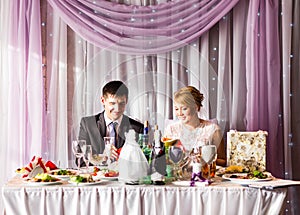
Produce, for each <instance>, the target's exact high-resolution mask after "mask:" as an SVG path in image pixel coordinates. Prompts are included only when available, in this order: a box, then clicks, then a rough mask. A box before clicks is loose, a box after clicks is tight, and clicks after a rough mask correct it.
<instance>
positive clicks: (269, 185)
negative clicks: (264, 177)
mask: <svg viewBox="0 0 300 215" xmlns="http://www.w3.org/2000/svg"><path fill="white" fill-rule="evenodd" d="M295 185H300V181H293V180H285V179H279V178H275V179H273V180H271V181H262V182H259V183H257V182H256V183H252V184H248V186H249V187H254V188H264V189H275V188H279V187H288V186H295Z"/></svg>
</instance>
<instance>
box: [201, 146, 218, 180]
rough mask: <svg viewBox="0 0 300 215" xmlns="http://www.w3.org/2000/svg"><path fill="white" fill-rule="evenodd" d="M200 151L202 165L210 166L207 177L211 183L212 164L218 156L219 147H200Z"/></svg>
mask: <svg viewBox="0 0 300 215" xmlns="http://www.w3.org/2000/svg"><path fill="white" fill-rule="evenodd" d="M199 149H200V154H201V156H200V158H201V161H202V163H203V164H202V165H205V164H207V166H208V176H207V180H208V181H211V175H210V171H211V169H210V168H211V164H212V163H213V162H214V161H215V160H216V156H217V147H216V146H215V145H203V146H200V147H199Z"/></svg>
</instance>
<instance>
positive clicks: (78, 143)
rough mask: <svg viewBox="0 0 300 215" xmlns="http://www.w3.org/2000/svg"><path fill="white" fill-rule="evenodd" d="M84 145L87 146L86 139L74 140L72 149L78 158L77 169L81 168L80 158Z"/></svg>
mask: <svg viewBox="0 0 300 215" xmlns="http://www.w3.org/2000/svg"><path fill="white" fill-rule="evenodd" d="M83 146H86V141H85V140H74V141H73V142H72V151H73V154H74V155H75V157H76V160H77V170H78V171H79V170H80V160H81V158H82V157H83V155H84V154H83V150H82V149H83Z"/></svg>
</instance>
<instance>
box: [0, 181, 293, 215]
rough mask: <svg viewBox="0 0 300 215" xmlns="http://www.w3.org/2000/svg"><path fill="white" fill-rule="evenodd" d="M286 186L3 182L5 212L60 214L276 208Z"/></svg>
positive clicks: (258, 211) (229, 211) (269, 211)
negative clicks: (49, 184) (82, 185)
mask: <svg viewBox="0 0 300 215" xmlns="http://www.w3.org/2000/svg"><path fill="white" fill-rule="evenodd" d="M286 193H287V188H277V189H274V190H265V189H257V188H250V187H243V186H240V185H236V184H233V183H230V182H216V183H214V184H213V185H210V186H206V187H189V186H175V185H163V186H154V185H125V184H121V183H119V182H104V183H102V184H100V185H95V186H85V187H78V186H76V185H71V184H68V183H67V182H64V183H63V184H61V185H52V186H28V185H27V184H25V183H24V182H22V181H21V180H20V179H18V178H14V179H12V180H11V181H10V182H8V183H7V184H6V185H5V186H4V187H2V197H3V201H4V207H5V212H6V214H7V215H13V214H18V215H19V214H22V215H23V214H28V215H35V214H37V215H43V214H49V215H50V214H51V215H56V214H59V215H62V214H72V215H77V214H89V215H92V214H118V215H121V214H134V215H138V214H142V215H145V214H151V215H152V214H159V215H164V214H165V215H167V214H170V215H176V214H201V215H205V214H208V215H218V214H220V215H227V214H228V215H234V214H241V215H247V214H263V215H266V214H270V215H276V214H280V212H281V210H282V207H283V203H284V200H285V197H286Z"/></svg>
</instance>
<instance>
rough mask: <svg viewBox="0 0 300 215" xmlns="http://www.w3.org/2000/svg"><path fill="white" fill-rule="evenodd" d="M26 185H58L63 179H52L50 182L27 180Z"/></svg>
mask: <svg viewBox="0 0 300 215" xmlns="http://www.w3.org/2000/svg"><path fill="white" fill-rule="evenodd" d="M25 183H26V185H30V186H49V185H58V184H61V183H62V182H61V180H58V181H50V182H33V181H25Z"/></svg>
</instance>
